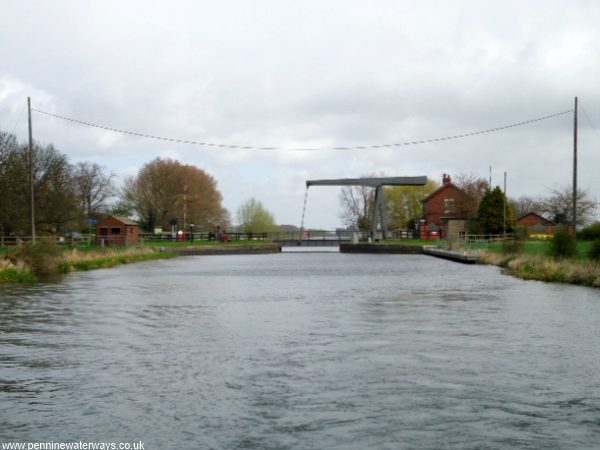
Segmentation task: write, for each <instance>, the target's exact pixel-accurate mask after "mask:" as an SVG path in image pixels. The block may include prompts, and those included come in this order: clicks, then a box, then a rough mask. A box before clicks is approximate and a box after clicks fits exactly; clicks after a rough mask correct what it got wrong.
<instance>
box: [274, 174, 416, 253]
mask: <svg viewBox="0 0 600 450" xmlns="http://www.w3.org/2000/svg"><path fill="white" fill-rule="evenodd" d="M426 183H427V177H425V176H419V177H376V178H375V177H368V178H341V179H337V180H307V181H306V193H305V195H304V206H303V208H302V224H301V226H300V230H301V232H302V231H304V215H305V213H306V201H307V198H308V188H310V187H311V186H364V187H371V188H374V189H375V204H374V208H373V212H372V214H371V232H370V234H371V237H372V238H374V237H375V236H376V235H377V230H378V229H380V230H381V235H382V237H383V239H387V238H388V227H387V217H386V203H385V193H384V189H383V187H384V186H424V185H425V184H426ZM340 240H341V238H340V237H337V238H336V239H329V240H324V239H320V240H319V241H318V243H317V242H312V241H311V240H310V239H301V240H293V241H290V242H287V241H285V242H284V241H280V243H281V245H283V246H286V245H296V246H298V245H301V246H307V245H308V246H310V245H339V243H340ZM326 241H330V242H326Z"/></svg>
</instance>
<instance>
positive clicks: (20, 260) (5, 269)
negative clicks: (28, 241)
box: [0, 244, 174, 283]
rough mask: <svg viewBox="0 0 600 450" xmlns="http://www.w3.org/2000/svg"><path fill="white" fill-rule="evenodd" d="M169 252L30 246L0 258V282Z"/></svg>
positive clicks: (165, 255) (167, 255) (151, 257)
mask: <svg viewBox="0 0 600 450" xmlns="http://www.w3.org/2000/svg"><path fill="white" fill-rule="evenodd" d="M173 256H174V254H173V253H171V252H160V251H158V249H155V248H152V247H111V248H94V249H92V248H83V249H78V248H76V249H65V248H60V247H58V246H56V245H48V244H42V245H33V246H24V247H22V248H18V249H10V250H9V251H8V252H7V253H6V255H5V256H4V257H3V258H0V282H5V283H11V282H31V281H38V280H39V279H44V278H48V277H52V276H56V275H59V274H65V273H69V272H73V271H84V270H92V269H100V268H106V267H114V266H117V265H120V264H128V263H134V262H140V261H149V260H154V259H164V258H171V257H173Z"/></svg>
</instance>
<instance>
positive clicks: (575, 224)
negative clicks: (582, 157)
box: [571, 97, 577, 236]
mask: <svg viewBox="0 0 600 450" xmlns="http://www.w3.org/2000/svg"><path fill="white" fill-rule="evenodd" d="M573 112H574V114H573V222H572V224H571V226H572V227H573V235H574V236H577V232H576V231H577V97H575V109H574V110H573Z"/></svg>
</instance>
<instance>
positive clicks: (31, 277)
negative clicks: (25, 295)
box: [0, 268, 38, 283]
mask: <svg viewBox="0 0 600 450" xmlns="http://www.w3.org/2000/svg"><path fill="white" fill-rule="evenodd" d="M37 280H38V278H37V276H35V274H34V273H33V272H26V271H23V270H18V269H12V268H10V269H4V270H0V283H28V282H34V281H37Z"/></svg>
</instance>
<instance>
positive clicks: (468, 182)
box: [454, 172, 490, 218]
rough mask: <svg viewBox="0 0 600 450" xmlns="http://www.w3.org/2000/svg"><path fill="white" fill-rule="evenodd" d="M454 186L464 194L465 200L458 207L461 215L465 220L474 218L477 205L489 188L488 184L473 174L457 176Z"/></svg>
mask: <svg viewBox="0 0 600 450" xmlns="http://www.w3.org/2000/svg"><path fill="white" fill-rule="evenodd" d="M454 184H455V185H456V186H457V187H458V188H460V189H461V190H462V191H463V192H464V193H465V198H464V200H463V201H462V204H461V205H459V209H460V211H461V213H462V214H463V215H464V216H465V217H467V218H474V217H476V216H477V211H478V208H479V203H481V200H482V199H483V197H484V195H485V193H486V191H487V190H488V189H489V188H490V184H489V183H488V181H487V180H486V179H485V178H483V177H480V176H479V175H477V174H475V173H473V172H469V173H461V174H459V175H458V176H457V177H456V178H455V179H454Z"/></svg>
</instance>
